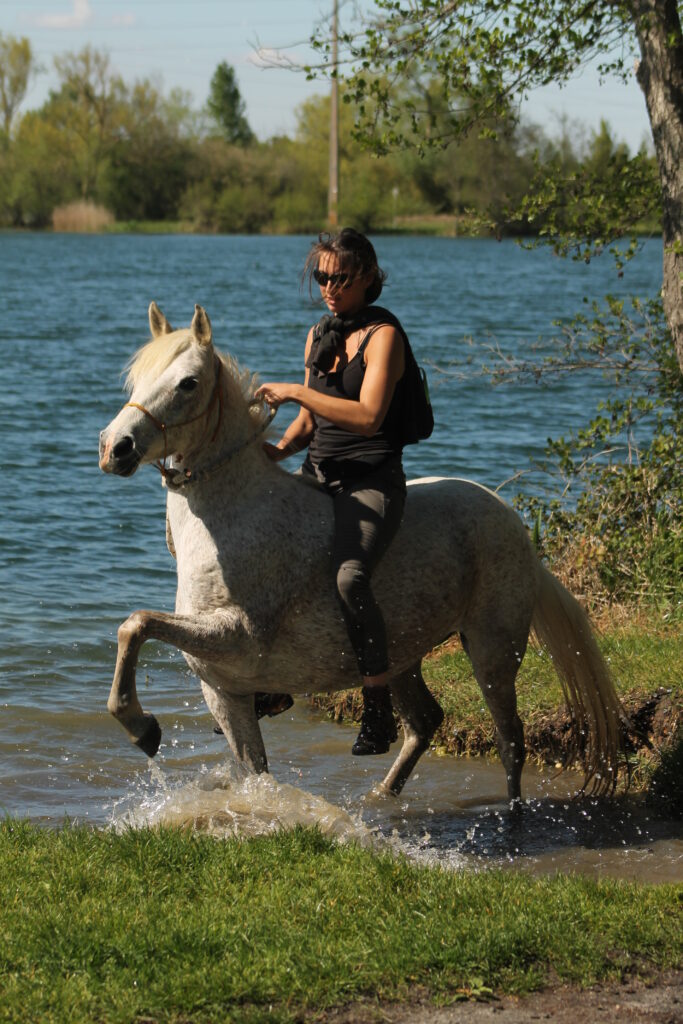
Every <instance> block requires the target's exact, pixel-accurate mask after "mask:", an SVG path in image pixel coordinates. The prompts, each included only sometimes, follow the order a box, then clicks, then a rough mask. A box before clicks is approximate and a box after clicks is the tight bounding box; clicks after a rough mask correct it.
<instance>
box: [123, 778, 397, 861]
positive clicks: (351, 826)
mask: <svg viewBox="0 0 683 1024" xmlns="http://www.w3.org/2000/svg"><path fill="white" fill-rule="evenodd" d="M158 825H169V826H174V827H180V828H189V829H193V830H196V831H199V832H205V833H207V834H209V835H214V836H217V837H219V838H225V837H227V836H241V837H244V838H252V837H254V836H262V835H271V834H273V833H275V832H279V831H282V830H285V829H291V828H295V827H296V826H297V825H302V826H306V827H309V828H312V827H316V828H318V829H319V830H320V831H321V832H322V833H323V835H326V836H330V837H332V838H334V839H336V840H337V841H338V842H341V843H348V842H355V843H359V844H360V845H361V846H364V847H377V846H379V845H380V843H381V842H382V840H381V837H380V836H379V833H378V832H377V831H376V830H375V829H374V828H372V827H369V826H367V825H366V824H364V823H363V822H362V820H361V818H360V816H359V815H357V814H354V813H351V812H349V811H347V810H344V809H343V808H342V807H337V806H335V805H334V804H331V803H329V802H328V801H327V800H325V799H324V798H323V797H321V796H316V795H314V794H313V793H309V792H307V791H306V790H303V789H298V788H297V787H296V786H291V785H289V784H288V783H284V782H278V781H277V779H275V778H274V776H272V775H268V774H264V775H254V774H251V773H248V772H246V771H244V770H243V769H241V768H240V767H239V766H238V765H236V764H232V763H227V764H221V765H219V766H217V767H213V768H211V769H209V768H207V767H206V766H204V765H203V766H202V768H201V769H200V771H199V772H198V774H196V775H195V776H194V777H193V778H192V779H191V780H190V781H186V780H178V779H171V778H170V777H169V776H168V775H167V774H166V773H165V772H164V770H163V769H162V768H161V767H160V766H159V765H158V764H156V763H154V762H152V763H150V767H149V771H148V775H147V777H146V778H141V779H140V780H139V782H138V784H137V785H136V787H135V789H134V790H133V791H132V792H131V793H130V794H129V795H128V796H127V797H126V798H125V799H124V800H122V801H119V802H118V803H117V804H116V805H115V807H114V809H113V813H112V817H111V821H110V827H111V828H113V829H114V831H118V832H120V831H123V830H125V829H127V828H149V827H153V826H158Z"/></svg>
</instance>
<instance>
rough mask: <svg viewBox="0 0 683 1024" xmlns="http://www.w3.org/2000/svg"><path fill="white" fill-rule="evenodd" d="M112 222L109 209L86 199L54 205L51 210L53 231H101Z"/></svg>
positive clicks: (112, 218) (112, 217)
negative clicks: (63, 204) (64, 204)
mask: <svg viewBox="0 0 683 1024" xmlns="http://www.w3.org/2000/svg"><path fill="white" fill-rule="evenodd" d="M113 223H114V216H113V214H111V213H110V212H109V210H107V209H105V207H104V206H98V205H97V203H92V202H90V201H89V200H87V199H81V200H78V201H77V202H74V203H67V205H66V206H56V207H55V209H54V210H53V211H52V227H53V228H54V230H55V231H76V232H93V231H103V230H104V229H105V228H108V227H110V226H111V225H112V224H113Z"/></svg>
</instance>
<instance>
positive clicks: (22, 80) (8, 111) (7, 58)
mask: <svg viewBox="0 0 683 1024" xmlns="http://www.w3.org/2000/svg"><path fill="white" fill-rule="evenodd" d="M39 70H40V67H39V65H38V64H37V63H36V60H35V58H34V56H33V51H32V50H31V43H30V42H29V40H28V39H26V38H25V37H22V38H21V39H17V38H15V37H14V36H3V34H2V32H0V111H1V113H2V128H3V131H4V132H5V134H6V135H9V132H10V128H11V126H12V121H13V119H14V115H15V114H16V112H17V109H18V107H19V106H20V104H21V102H22V100H23V99H24V96H25V95H26V90H27V89H28V84H29V82H30V80H31V77H32V76H33V75H35V74H37V73H38V71H39Z"/></svg>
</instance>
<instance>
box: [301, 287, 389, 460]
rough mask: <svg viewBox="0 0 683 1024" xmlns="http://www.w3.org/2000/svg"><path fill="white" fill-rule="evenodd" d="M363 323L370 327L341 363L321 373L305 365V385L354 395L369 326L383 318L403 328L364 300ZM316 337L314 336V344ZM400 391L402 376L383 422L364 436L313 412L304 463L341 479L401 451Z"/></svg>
mask: <svg viewBox="0 0 683 1024" xmlns="http://www.w3.org/2000/svg"><path fill="white" fill-rule="evenodd" d="M366 313H367V319H365V317H364V318H363V319H364V320H365V323H366V324H367V326H369V327H370V328H371V329H370V330H369V331H368V333H367V334H366V336H365V337H364V338H363V341H362V342H361V344H360V346H359V348H358V351H357V352H356V354H355V355H354V356H353V357H352V358H351V359H350V360H349V362H348V363H347V364H346V366H344V367H343V369H339V370H335V371H332V372H330V373H321V372H320V371H318V370H316V369H315V367H314V366H311V367H310V373H309V375H308V386H309V388H311V389H312V390H313V391H317V392H319V393H320V394H324V395H330V397H332V398H344V399H347V400H348V399H350V400H351V401H355V402H357V401H359V399H360V392H361V387H362V385H363V379H364V377H365V363H364V360H363V353H364V351H365V347H366V345H367V343H368V342H369V340H370V337H371V335H372V333H373V330H374V329H376V328H377V327H380V326H382V325H384V324H390V325H391V326H392V327H395V328H396V329H397V330H398V332H399V334H400V335H401V336H402V337H404V336H405V332H404V331H403V328H402V327H401V324H400V323H399V321H398V320H397V319H396V317H395V316H394V315H393V314H392V313H390V312H389V311H388V310H386V309H382V307H381V306H369V307H368V309H367V311H366ZM315 344H316V339H315V338H314V340H313V346H315ZM314 359H315V350H314V349H313V351H312V352H311V358H309V363H312V362H313V361H314ZM402 396H403V378H401V379H400V380H399V381H397V383H396V387H395V388H394V394H393V395H392V399H391V403H390V405H389V408H388V410H387V414H386V416H385V417H384V420H383V422H382V424H381V425H380V427H379V429H378V430H377V432H376V433H374V434H373V435H372V437H364V436H363V435H362V434H356V433H354V432H353V431H351V430H345V429H344V428H343V427H338V426H336V425H335V424H334V423H330V421H329V420H327V419H325V418H324V417H323V416H316V415H313V422H314V424H315V431H314V434H313V437H312V439H311V442H310V444H309V446H308V455H307V456H306V463H305V468H307V469H308V470H309V471H310V470H313V471H314V472H315V474H316V476H318V477H319V478H321V479H322V480H345V479H349V478H353V477H361V476H363V475H364V474H365V473H368V472H370V471H371V470H373V469H375V468H376V467H377V466H379V465H381V464H382V463H383V462H386V461H387V460H388V459H391V458H396V457H399V458H400V455H401V452H402V450H403V445H402V442H401V434H402V432H401V430H400V417H401V407H402Z"/></svg>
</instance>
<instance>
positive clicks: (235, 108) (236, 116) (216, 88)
mask: <svg viewBox="0 0 683 1024" xmlns="http://www.w3.org/2000/svg"><path fill="white" fill-rule="evenodd" d="M207 108H208V111H209V113H210V115H211V117H212V118H213V120H214V121H215V123H216V125H217V126H218V127H219V129H220V131H221V134H222V136H223V138H224V139H225V141H226V142H229V143H231V144H232V145H236V146H248V145H250V144H251V143H252V142H253V141H254V133H253V132H252V130H251V128H250V127H249V122H248V121H247V117H246V107H245V105H244V100H243V99H242V96H241V95H240V90H239V86H238V85H237V79H236V77H235V71H234V68H231V67H230V65H229V64H226V62H225V61H222V63H220V64H219V65H218V67H217V68H216V70H215V71H214V73H213V77H212V79H211V84H210V86H209V99H208V101H207Z"/></svg>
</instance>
